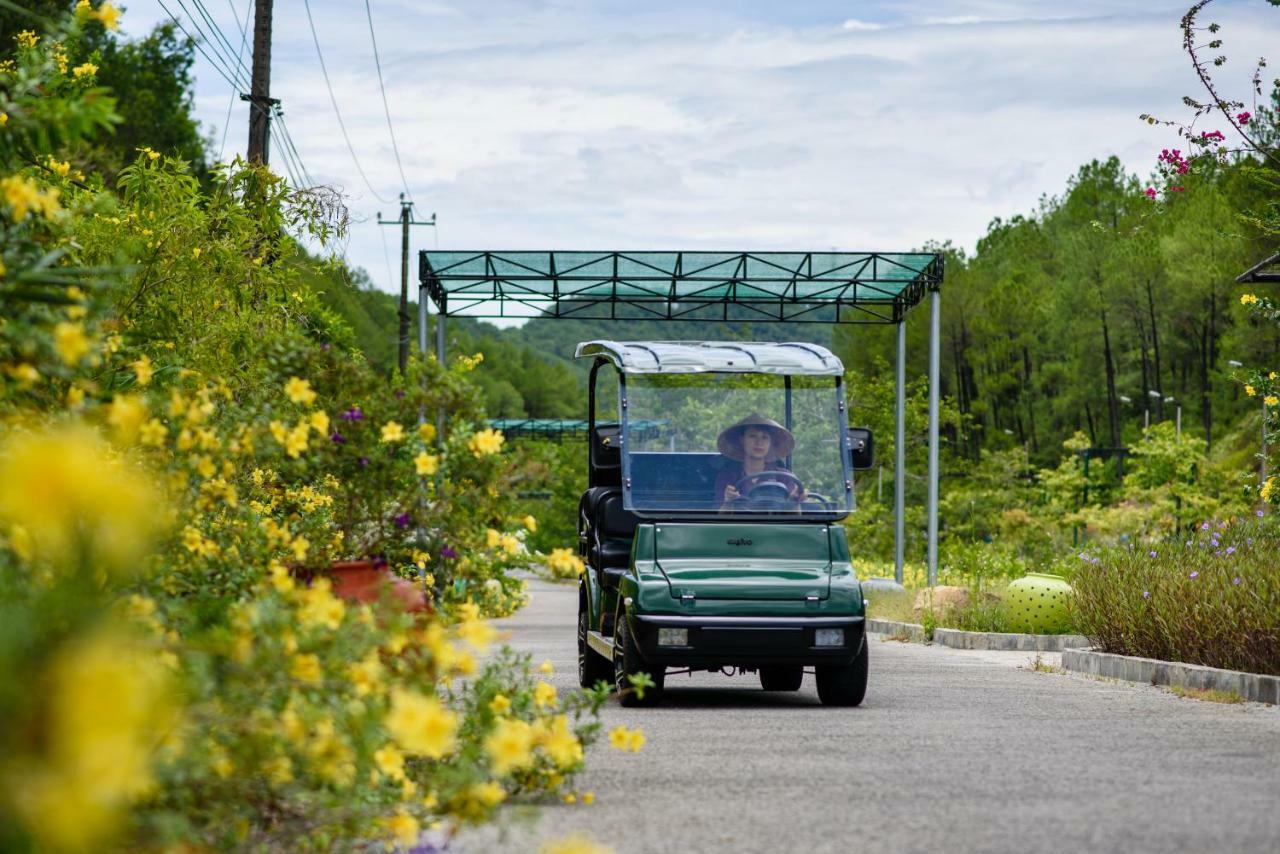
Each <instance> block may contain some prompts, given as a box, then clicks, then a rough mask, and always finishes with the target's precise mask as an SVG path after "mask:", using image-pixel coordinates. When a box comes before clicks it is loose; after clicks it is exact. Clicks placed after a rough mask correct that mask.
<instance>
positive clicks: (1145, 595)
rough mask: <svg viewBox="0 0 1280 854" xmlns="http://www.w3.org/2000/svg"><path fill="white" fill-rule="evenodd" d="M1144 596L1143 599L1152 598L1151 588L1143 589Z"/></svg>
mask: <svg viewBox="0 0 1280 854" xmlns="http://www.w3.org/2000/svg"><path fill="white" fill-rule="evenodd" d="M1142 598H1143V599H1150V598H1151V591H1149V590H1143V591H1142Z"/></svg>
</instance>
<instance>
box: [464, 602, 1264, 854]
mask: <svg viewBox="0 0 1280 854" xmlns="http://www.w3.org/2000/svg"><path fill="white" fill-rule="evenodd" d="M531 585H532V587H531V591H532V602H531V603H530V605H529V606H528V607H527V608H525V609H524V610H523V611H521V612H520V613H518V614H517V615H516V616H514V617H512V618H510V619H508V620H504V621H502V622H501V623H500V625H502V626H504V627H505V628H506V629H507V630H508V631H509V632H510V633H511V638H510V642H511V644H512V645H513V646H515V647H517V648H518V649H521V650H524V651H528V652H531V653H533V655H534V657H535V660H536V661H541V660H542V659H544V658H549V659H550V660H551V661H552V663H553V664H554V665H555V667H556V674H555V677H554V680H555V682H556V684H557V685H558V687H560V688H561V690H569V689H571V688H572V687H573V686H574V685H575V684H576V661H577V659H576V652H575V647H574V625H575V619H576V610H575V609H576V598H575V596H576V593H575V589H574V588H573V587H570V586H561V585H551V584H547V583H544V582H538V581H535V582H531ZM871 644H872V645H871V678H870V683H869V686H868V689H867V698H866V700H865V702H864V703H863V705H862V706H861V707H860V708H856V709H829V708H824V707H823V706H821V705H819V704H818V698H817V693H816V691H815V689H814V686H813V678H812V677H811V676H806V677H805V684H804V687H803V689H802V690H801V691H800V692H799V693H796V694H766V693H764V692H762V691H760V690H759V687H758V682H756V681H755V678H754V677H753V676H742V677H732V678H731V677H727V676H720V675H714V676H713V675H709V674H698V675H697V676H696V677H692V678H691V677H687V676H679V677H672V678H671V679H669V680H668V683H667V684H668V691H667V694H666V698H665V700H664V703H663V705H662V706H661V707H659V708H656V709H623V708H621V707H619V706H618V704H617V702H616V701H614V700H611V701H610V702H609V703H608V704H607V706H606V707H605V713H604V721H605V724H606V727H611V726H615V725H617V724H620V723H621V724H625V725H627V726H628V727H636V726H639V727H641V728H643V730H644V732H645V734H646V735H647V737H648V740H649V743H648V744H647V745H646V746H645V748H644V750H643V751H642V752H641V753H639V754H624V753H620V752H618V751H616V750H612V749H610V748H609V747H608V746H607V745H606V744H605V743H600V744H597V745H596V746H595V747H594V748H593V749H592V750H591V751H590V752H589V753H588V756H587V764H588V770H587V771H586V773H585V774H583V775H582V777H581V778H580V784H581V787H582V789H583V790H591V791H593V792H594V793H595V795H596V803H595V804H594V805H592V806H588V807H584V806H581V805H578V806H562V805H552V806H547V807H544V808H543V809H542V810H541V811H540V813H539V814H538V817H537V818H535V819H532V820H530V819H529V817H528V816H527V815H525V816H522V815H521V811H520V810H518V809H512V810H509V811H508V818H509V820H510V827H509V829H508V830H507V832H506V833H505V836H504V835H503V834H501V833H499V832H498V831H497V830H495V829H493V828H486V829H484V830H482V831H479V832H475V833H473V834H472V835H470V836H464V837H463V838H462V839H461V840H459V841H460V843H461V844H462V845H463V846H464V850H465V851H466V852H467V854H475V852H481V851H485V852H489V851H493V852H524V851H536V850H537V848H538V844H539V842H540V841H541V840H543V839H549V838H556V837H559V836H563V835H565V834H567V833H570V832H573V831H586V832H589V833H591V834H593V835H594V836H595V837H596V838H597V839H598V840H599V841H602V842H607V843H609V844H611V845H612V846H613V847H614V849H615V850H616V851H617V852H618V854H632V852H720V851H724V852H771V854H776V853H777V852H791V851H796V852H810V851H814V852H826V851H832V852H836V851H839V852H859V853H860V854H861V852H867V854H871V853H872V852H911V851H928V852H940V851H946V852H963V851H982V852H989V851H990V852H1000V851H1010V852H1020V854H1021V853H1022V852H1036V851H1045V852H1054V854H1059V852H1074V851H1122V852H1145V851H1152V852H1166V851H1189V852H1236V851H1242V852H1243V851H1258V852H1277V851H1280V709H1276V708H1272V707H1268V706H1262V705H1258V704H1252V703H1250V704H1244V705H1236V706H1229V705H1221V704H1217V703H1208V702H1201V701H1195V700H1186V699H1182V698H1179V697H1175V696H1173V695H1172V694H1169V693H1168V692H1166V691H1163V690H1160V689H1157V688H1152V687H1149V686H1134V685H1131V684H1128V683H1116V682H1104V681H1097V680H1093V679H1089V678H1087V677H1083V676H1077V675H1074V674H1063V673H1040V672H1036V671H1033V670H1031V669H1029V668H1028V667H1027V664H1028V662H1029V657H1028V654H1027V653H992V652H968V651H962V650H952V649H949V648H945V647H934V646H927V647H926V646H921V645H913V644H901V643H897V642H893V641H885V640H881V639H880V638H878V637H877V636H874V635H873V636H872V641H871ZM1046 660H1053V659H1050V658H1049V657H1048V656H1046Z"/></svg>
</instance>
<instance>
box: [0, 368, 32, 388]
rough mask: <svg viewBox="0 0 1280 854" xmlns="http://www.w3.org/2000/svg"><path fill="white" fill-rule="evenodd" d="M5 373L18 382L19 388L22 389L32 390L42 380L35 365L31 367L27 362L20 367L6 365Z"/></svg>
mask: <svg viewBox="0 0 1280 854" xmlns="http://www.w3.org/2000/svg"><path fill="white" fill-rule="evenodd" d="M4 372H5V373H6V374H8V375H9V376H10V377H11V378H12V379H13V380H14V381H15V382H17V383H18V388H21V389H28V388H31V387H32V386H33V385H35V384H36V383H37V382H38V381H39V379H40V372H39V371H38V370H36V367H35V365H29V364H27V363H26V362H23V363H22V364H20V365H5V368H4Z"/></svg>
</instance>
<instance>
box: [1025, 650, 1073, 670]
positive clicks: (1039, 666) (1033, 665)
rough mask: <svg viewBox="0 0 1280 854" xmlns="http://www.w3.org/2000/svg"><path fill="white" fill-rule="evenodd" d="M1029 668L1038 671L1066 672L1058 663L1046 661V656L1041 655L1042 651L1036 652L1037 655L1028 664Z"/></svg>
mask: <svg viewBox="0 0 1280 854" xmlns="http://www.w3.org/2000/svg"><path fill="white" fill-rule="evenodd" d="M1027 669H1028V670H1032V671H1034V672H1036V673H1065V672H1066V671H1064V670H1063V669H1062V668H1061V667H1059V666H1058V665H1056V664H1050V663H1049V662H1047V661H1045V660H1044V658H1042V657H1041V656H1040V653H1036V657H1035V658H1033V659H1032V660H1031V661H1030V662H1029V663H1028V664H1027Z"/></svg>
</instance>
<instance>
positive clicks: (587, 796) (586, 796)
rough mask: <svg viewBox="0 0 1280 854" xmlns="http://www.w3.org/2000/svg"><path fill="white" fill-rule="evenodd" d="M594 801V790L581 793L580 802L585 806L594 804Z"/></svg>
mask: <svg viewBox="0 0 1280 854" xmlns="http://www.w3.org/2000/svg"><path fill="white" fill-rule="evenodd" d="M595 802H596V795H595V792H583V793H582V803H583V804H584V805H586V806H591V805H592V804H594V803H595Z"/></svg>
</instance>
